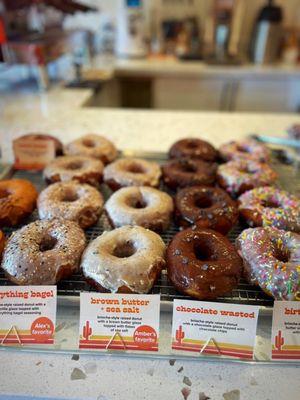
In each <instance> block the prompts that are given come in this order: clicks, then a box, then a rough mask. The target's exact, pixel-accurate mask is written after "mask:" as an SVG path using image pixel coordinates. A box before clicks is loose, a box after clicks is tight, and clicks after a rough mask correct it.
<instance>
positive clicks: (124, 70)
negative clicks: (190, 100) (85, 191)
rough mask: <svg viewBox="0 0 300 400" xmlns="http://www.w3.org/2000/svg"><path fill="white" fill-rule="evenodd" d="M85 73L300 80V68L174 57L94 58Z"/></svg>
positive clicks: (297, 66)
mask: <svg viewBox="0 0 300 400" xmlns="http://www.w3.org/2000/svg"><path fill="white" fill-rule="evenodd" d="M86 69H87V70H91V71H97V70H99V71H100V70H102V71H103V70H106V71H109V72H110V73H111V74H114V75H115V76H151V77H152V76H153V77H158V76H160V77H168V76H177V77H187V78H188V77H189V78H191V77H194V78H195V77H204V78H205V77H207V78H209V77H221V78H223V77H226V78H232V79H237V78H255V79H260V78H261V79H271V78H275V79H290V78H293V77H296V78H299V77H300V66H299V65H295V66H287V65H284V64H276V65H255V64H242V65H228V66H224V65H208V64H206V63H204V62H202V61H180V60H177V59H174V58H165V59H163V58H147V59H121V58H115V57H110V56H97V57H95V58H94V59H93V60H92V62H91V65H89V66H87V68H86Z"/></svg>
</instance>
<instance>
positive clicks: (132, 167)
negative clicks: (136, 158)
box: [127, 163, 146, 174]
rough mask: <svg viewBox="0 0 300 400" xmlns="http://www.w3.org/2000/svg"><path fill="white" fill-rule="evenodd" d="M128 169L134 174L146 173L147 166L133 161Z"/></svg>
mask: <svg viewBox="0 0 300 400" xmlns="http://www.w3.org/2000/svg"><path fill="white" fill-rule="evenodd" d="M127 171H128V172H131V173H132V174H144V173H145V172H146V170H145V168H144V167H143V166H142V165H140V164H138V163H132V164H130V165H128V167H127Z"/></svg>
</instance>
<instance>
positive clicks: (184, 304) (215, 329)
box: [172, 300, 259, 359]
mask: <svg viewBox="0 0 300 400" xmlns="http://www.w3.org/2000/svg"><path fill="white" fill-rule="evenodd" d="M258 313H259V307H257V306H245V305H239V304H226V303H213V302H203V301H190V300H174V305H173V324H172V349H174V350H181V351H189V352H196V353H203V354H205V353H207V354H214V355H220V356H229V357H238V358H249V359H252V358H253V350H254V343H255V336H256V327H257V318H258Z"/></svg>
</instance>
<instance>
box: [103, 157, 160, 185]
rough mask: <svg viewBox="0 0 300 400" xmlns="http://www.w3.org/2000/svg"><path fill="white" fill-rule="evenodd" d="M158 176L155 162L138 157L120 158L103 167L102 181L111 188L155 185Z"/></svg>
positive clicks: (157, 181)
mask: <svg viewBox="0 0 300 400" xmlns="http://www.w3.org/2000/svg"><path fill="white" fill-rule="evenodd" d="M160 177H161V169H160V166H159V165H158V164H157V163H155V162H151V161H146V160H142V159H139V158H121V159H120V160H117V161H115V162H113V163H112V164H110V165H108V166H107V167H106V168H105V169H104V181H105V183H106V184H107V185H108V186H109V187H110V188H111V189H112V190H118V189H120V188H121V187H125V186H152V187H157V186H158V185H159V179H160Z"/></svg>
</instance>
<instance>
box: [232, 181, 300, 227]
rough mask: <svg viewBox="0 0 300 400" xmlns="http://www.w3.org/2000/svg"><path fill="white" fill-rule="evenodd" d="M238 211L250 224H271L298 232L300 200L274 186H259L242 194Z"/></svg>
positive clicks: (299, 225) (252, 225)
mask: <svg viewBox="0 0 300 400" xmlns="http://www.w3.org/2000/svg"><path fill="white" fill-rule="evenodd" d="M238 202H239V212H240V215H241V217H242V218H243V220H244V221H246V223H247V224H248V225H249V226H251V227H254V226H273V227H276V228H278V229H283V230H286V231H294V232H300V200H299V199H298V198H297V197H296V196H293V195H292V194H290V193H288V192H285V191H283V190H279V189H276V188H274V187H268V186H267V187H260V188H256V189H253V190H249V191H248V192H246V193H244V194H242V195H241V196H240V197H239V199H238Z"/></svg>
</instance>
